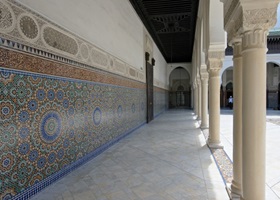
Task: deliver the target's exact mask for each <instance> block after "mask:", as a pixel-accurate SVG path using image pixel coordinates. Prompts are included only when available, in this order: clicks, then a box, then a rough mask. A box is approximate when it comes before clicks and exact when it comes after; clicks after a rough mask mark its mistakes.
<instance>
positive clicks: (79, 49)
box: [0, 0, 153, 82]
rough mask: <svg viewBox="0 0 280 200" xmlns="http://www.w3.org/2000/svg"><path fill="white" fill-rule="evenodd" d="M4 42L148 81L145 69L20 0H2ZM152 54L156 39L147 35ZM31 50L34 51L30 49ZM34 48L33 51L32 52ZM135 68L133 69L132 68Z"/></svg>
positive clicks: (0, 25)
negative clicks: (86, 38)
mask: <svg viewBox="0 0 280 200" xmlns="http://www.w3.org/2000/svg"><path fill="white" fill-rule="evenodd" d="M0 40H1V43H0V45H1V44H2V45H4V46H5V45H6V46H9V47H13V48H16V49H17V50H22V51H25V52H27V51H28V52H29V53H34V54H37V55H39V56H45V57H47V58H49V59H54V60H59V61H62V62H64V61H65V62H67V63H71V64H75V65H78V66H79V67H81V66H84V65H85V66H86V68H101V69H106V70H108V71H110V72H112V73H116V74H119V75H122V76H125V77H127V74H128V73H129V72H130V74H132V75H131V76H129V77H130V78H132V79H135V80H140V81H142V82H145V76H144V74H143V72H142V71H141V70H139V69H137V68H135V67H132V66H130V65H129V64H128V63H126V62H124V61H122V60H120V59H118V58H116V57H115V56H113V55H111V54H109V53H108V52H106V51H104V50H102V49H100V48H98V47H96V46H95V45H94V44H92V43H90V42H88V41H86V40H84V39H82V38H80V37H79V36H77V35H75V34H73V33H72V32H69V31H68V30H66V29H64V28H63V27H61V26H59V25H57V24H55V23H53V22H51V21H49V20H48V19H46V18H44V17H43V16H41V15H39V14H38V13H36V12H34V11H32V10H30V9H29V8H27V7H25V6H24V5H22V4H20V3H19V2H18V1H16V0H0ZM145 42H146V45H145V46H146V48H147V51H149V52H150V53H151V55H152V52H153V42H152V40H151V39H150V38H146V40H145ZM30 49H31V50H30ZM29 50H30V51H29ZM132 68H133V69H132Z"/></svg>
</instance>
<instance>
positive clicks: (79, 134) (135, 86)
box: [0, 49, 165, 199]
mask: <svg viewBox="0 0 280 200" xmlns="http://www.w3.org/2000/svg"><path fill="white" fill-rule="evenodd" d="M155 96H156V100H155V101H156V104H157V103H158V102H161V103H160V105H158V106H156V108H155V109H156V113H160V112H161V110H163V109H165V106H164V105H163V102H164V100H163V99H165V96H164V92H162V91H160V92H158V91H156V92H155ZM0 118H1V119H0V199H10V198H12V197H14V196H16V195H17V196H16V197H17V198H22V199H27V197H28V196H32V195H33V194H34V193H36V192H37V191H38V190H40V188H43V187H45V186H47V185H49V184H51V183H52V182H53V181H55V180H56V179H58V178H59V177H61V176H63V175H64V174H67V173H68V172H70V171H71V170H73V169H74V168H75V167H77V166H79V165H80V164H83V163H84V162H85V161H86V160H87V159H90V157H93V156H94V155H95V153H94V152H96V151H98V150H100V148H102V147H104V145H105V147H106V145H107V146H108V144H110V143H112V142H115V141H116V140H118V139H120V137H122V136H124V135H125V134H127V133H129V132H130V131H132V130H134V129H135V128H137V127H139V126H141V125H142V124H144V123H145V122H146V90H145V84H143V83H140V82H137V81H133V80H130V79H126V78H123V77H120V76H116V75H112V74H109V73H106V72H102V71H93V70H92V69H91V70H86V69H78V70H77V69H76V68H75V67H73V66H71V65H66V64H62V63H58V62H54V61H50V60H45V59H42V58H38V57H35V56H30V55H27V54H23V53H18V52H14V51H9V50H5V49H0Z"/></svg>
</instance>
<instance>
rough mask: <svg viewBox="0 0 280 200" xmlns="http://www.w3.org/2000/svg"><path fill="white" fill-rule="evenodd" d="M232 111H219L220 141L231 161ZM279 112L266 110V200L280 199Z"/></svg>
mask: <svg viewBox="0 0 280 200" xmlns="http://www.w3.org/2000/svg"><path fill="white" fill-rule="evenodd" d="M232 127H233V115H232V110H222V111H221V140H222V143H223V145H224V150H225V152H226V153H227V155H228V156H229V158H230V159H231V160H232ZM279 144H280V111H274V110H268V111H267V123H266V199H267V200H278V199H280V145H279Z"/></svg>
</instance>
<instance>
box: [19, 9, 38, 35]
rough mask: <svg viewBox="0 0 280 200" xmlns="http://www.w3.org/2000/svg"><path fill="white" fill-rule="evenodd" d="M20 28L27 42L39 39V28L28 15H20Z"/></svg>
mask: <svg viewBox="0 0 280 200" xmlns="http://www.w3.org/2000/svg"><path fill="white" fill-rule="evenodd" d="M18 26H19V27H18V30H19V33H20V34H21V36H22V37H23V38H25V39H26V40H28V41H32V40H37V39H38V38H39V26H38V24H37V22H36V20H35V19H34V18H33V17H32V16H29V15H26V14H22V15H20V16H19V19H18Z"/></svg>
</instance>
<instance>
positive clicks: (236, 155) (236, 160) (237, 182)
mask: <svg viewBox="0 0 280 200" xmlns="http://www.w3.org/2000/svg"><path fill="white" fill-rule="evenodd" d="M232 47H233V98H234V104H233V180H232V184H231V191H232V196H233V197H234V198H235V199H240V197H242V54H241V51H242V48H241V39H240V38H238V39H235V40H234V41H233V42H232Z"/></svg>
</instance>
